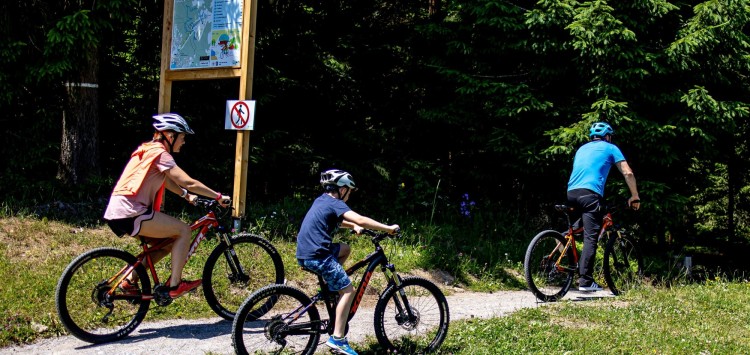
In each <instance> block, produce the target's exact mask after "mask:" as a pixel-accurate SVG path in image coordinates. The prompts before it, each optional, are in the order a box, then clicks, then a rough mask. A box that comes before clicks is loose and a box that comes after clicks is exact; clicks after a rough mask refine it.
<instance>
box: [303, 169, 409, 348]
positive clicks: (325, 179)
mask: <svg viewBox="0 0 750 355" xmlns="http://www.w3.org/2000/svg"><path fill="white" fill-rule="evenodd" d="M320 184H321V185H323V189H324V191H323V194H322V195H320V197H318V198H317V199H316V200H315V201H314V202H313V204H312V206H311V207H310V209H309V210H308V211H307V214H306V215H305V219H304V220H303V221H302V226H301V227H300V231H299V234H298V235H297V261H298V263H299V265H300V266H302V267H304V268H306V269H309V270H311V271H313V272H315V273H317V274H319V275H321V276H322V277H323V279H324V280H325V281H326V283H328V288H329V289H330V290H331V291H336V292H338V293H339V295H340V296H341V297H340V299H339V303H338V305H337V306H336V326H335V327H334V330H333V335H331V337H330V338H328V341H327V342H326V345H327V346H328V347H330V348H331V349H332V350H333V351H334V352H336V353H339V354H354V355H356V354H357V352H356V351H354V350H353V349H352V348H351V347H350V346H349V342H348V341H347V339H346V337H345V335H346V334H345V333H344V332H345V330H346V323H347V318H348V314H349V308H350V306H351V303H352V300H353V299H354V287H353V286H352V283H351V281H350V280H349V276H348V275H347V274H346V270H344V267H343V264H344V262H345V261H346V259H347V258H348V257H349V253H350V252H351V249H350V248H349V245H347V244H345V243H333V234H334V232H335V231H336V229H337V228H339V227H344V228H350V229H353V230H354V231H355V232H356V233H357V234H359V233H361V232H362V229H364V228H366V229H375V230H379V231H383V232H388V233H391V234H393V233H396V231H398V229H399V227H398V225H397V224H393V225H390V226H388V225H385V224H383V223H380V222H378V221H376V220H373V219H372V218H369V217H365V216H362V215H360V214H358V213H357V212H354V211H352V210H351V208H349V206H347V205H346V202H347V201H348V200H349V197H350V196H351V193H352V192H353V191H356V190H357V187H356V185H355V184H354V179H353V178H352V176H351V175H350V174H349V173H347V172H346V171H343V170H336V169H332V170H327V171H325V172H323V173H321V174H320Z"/></svg>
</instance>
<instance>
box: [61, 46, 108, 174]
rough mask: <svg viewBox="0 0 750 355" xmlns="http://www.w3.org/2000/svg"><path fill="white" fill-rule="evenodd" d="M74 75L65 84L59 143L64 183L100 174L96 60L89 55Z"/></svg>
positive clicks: (96, 58)
mask: <svg viewBox="0 0 750 355" xmlns="http://www.w3.org/2000/svg"><path fill="white" fill-rule="evenodd" d="M87 64H88V65H86V66H84V68H82V69H81V71H80V72H79V75H77V76H74V77H76V79H77V81H76V80H73V81H76V82H69V83H66V88H67V101H66V105H65V109H64V111H63V124H62V142H61V146H60V164H59V166H58V171H57V178H58V179H59V180H60V181H62V182H63V183H65V184H67V185H76V184H79V183H83V182H86V181H87V180H88V179H89V178H90V177H92V176H95V175H99V138H98V137H99V92H98V90H99V87H98V83H97V82H98V76H99V75H98V71H99V60H98V57H97V56H96V55H92V56H90V58H89V59H88V63H87Z"/></svg>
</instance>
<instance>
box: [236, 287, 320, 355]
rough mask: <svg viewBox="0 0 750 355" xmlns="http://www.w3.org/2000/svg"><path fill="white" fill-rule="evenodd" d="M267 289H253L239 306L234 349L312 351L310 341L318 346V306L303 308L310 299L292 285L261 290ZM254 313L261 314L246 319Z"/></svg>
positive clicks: (245, 350)
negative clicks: (311, 308) (312, 309)
mask: <svg viewBox="0 0 750 355" xmlns="http://www.w3.org/2000/svg"><path fill="white" fill-rule="evenodd" d="M281 287H285V286H281ZM266 289H267V288H263V289H262V290H259V292H256V293H254V294H253V296H251V297H249V298H248V299H247V301H246V302H245V303H243V304H242V306H241V307H240V309H239V310H238V312H237V317H236V318H235V321H234V324H233V327H232V328H233V330H232V341H233V343H234V345H235V350H236V351H237V352H238V353H240V354H244V353H249V354H253V353H263V354H269V353H270V354H280V353H284V354H298V353H306V350H310V349H311V351H314V346H313V344H315V346H317V341H318V339H319V334H318V333H316V332H314V331H313V330H314V329H315V330H317V329H318V327H319V324H320V322H319V317H318V313H317V310H314V311H313V312H310V311H309V310H308V309H306V307H307V306H309V305H310V304H311V301H309V299H307V297H306V296H304V295H303V294H302V293H301V291H297V290H294V289H292V288H291V287H285V288H283V289H278V288H276V289H273V290H271V291H269V292H265V293H261V291H263V290H266ZM289 290H292V291H289ZM300 295H302V297H300ZM308 302H310V303H308ZM269 304H271V305H272V306H269ZM313 308H314V306H313ZM253 313H256V314H258V313H260V314H263V316H261V317H258V318H257V319H255V320H249V319H254V318H255V317H252V316H251V317H248V315H250V314H253Z"/></svg>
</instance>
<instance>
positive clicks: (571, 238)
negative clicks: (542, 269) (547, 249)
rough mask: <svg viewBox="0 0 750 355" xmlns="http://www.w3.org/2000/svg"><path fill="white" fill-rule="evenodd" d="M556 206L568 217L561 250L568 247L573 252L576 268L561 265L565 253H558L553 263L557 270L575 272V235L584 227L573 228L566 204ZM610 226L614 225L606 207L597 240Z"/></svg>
mask: <svg viewBox="0 0 750 355" xmlns="http://www.w3.org/2000/svg"><path fill="white" fill-rule="evenodd" d="M556 208H557V210H558V211H560V212H563V213H565V216H566V217H567V219H568V233H567V234H566V235H565V239H566V240H567V242H566V243H565V246H564V247H563V248H564V249H563V250H568V249H570V250H571V251H572V252H573V260H574V261H575V264H576V269H574V270H571V269H570V268H566V267H563V266H561V265H562V264H563V263H562V258H563V257H564V256H565V253H560V256H559V257H558V258H557V261H556V262H555V265H556V266H557V269H558V270H561V271H574V272H575V271H577V267H578V248H576V239H575V235H576V234H583V232H584V229H583V226H581V227H578V228H575V229H573V223H571V221H570V214H569V212H570V211H571V209H570V207H567V206H566V207H565V208H562V206H560V207H557V206H556ZM612 226H614V221H613V220H612V212H611V211H610V210H609V209H608V210H607V212H606V213H605V214H604V217H603V218H602V226H601V228H600V229H599V234H598V236H597V240H601V239H602V237H603V236H604V233H605V232H606V231H607V230H608V229H609V228H610V227H612ZM618 233H619V232H618ZM552 254H554V250H553V251H552V252H551V253H550V257H551V256H552Z"/></svg>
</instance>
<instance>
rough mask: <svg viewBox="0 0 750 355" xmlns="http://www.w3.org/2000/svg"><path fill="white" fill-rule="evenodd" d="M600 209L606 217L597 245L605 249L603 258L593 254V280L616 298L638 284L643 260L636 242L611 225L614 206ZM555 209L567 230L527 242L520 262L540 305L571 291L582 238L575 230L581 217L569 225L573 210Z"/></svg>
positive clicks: (570, 208)
mask: <svg viewBox="0 0 750 355" xmlns="http://www.w3.org/2000/svg"><path fill="white" fill-rule="evenodd" d="M602 208H605V214H604V218H603V220H602V227H601V229H600V231H599V237H598V240H599V241H598V243H597V245H603V246H604V255H603V257H602V256H600V254H599V252H597V254H596V255H595V257H596V262H595V266H594V279H595V280H596V282H597V283H598V284H600V285H602V286H604V287H607V288H608V289H609V290H610V291H611V292H612V293H613V294H614V295H619V294H621V293H623V292H625V291H627V290H629V289H631V288H633V287H635V286H637V285H639V284H640V282H641V280H642V278H643V257H642V255H641V252H640V250H639V249H638V246H637V245H636V243H635V239H633V237H631V236H629V235H628V233H627V232H626V231H625V229H623V228H621V227H620V226H619V225H617V224H615V223H614V220H613V219H612V213H613V212H614V211H615V210H616V209H617V207H611V206H610V207H607V206H605V205H602ZM555 210H557V211H558V212H561V213H563V214H565V217H566V218H567V221H568V230H567V231H565V232H558V231H554V230H545V231H542V232H540V233H539V234H537V235H536V236H535V237H534V239H532V240H531V243H529V247H528V249H526V257H525V258H524V262H523V269H524V273H525V276H526V284H527V285H528V287H529V290H531V292H532V293H534V295H535V296H536V297H537V298H538V299H539V300H541V301H543V302H553V301H557V300H559V299H561V298H563V297H564V296H565V294H566V293H567V292H568V290H569V289H570V287H571V285H572V284H573V278H574V276H575V275H577V274H578V248H577V247H576V240H575V238H576V237H582V236H583V227H576V226H577V225H580V223H578V221H580V218H579V219H578V221H576V223H571V217H570V215H571V213H572V212H574V209H573V208H572V207H569V206H566V205H555ZM597 249H598V248H597ZM600 260H601V263H600ZM602 278H603V279H604V282H603V283H602V282H601V279H602Z"/></svg>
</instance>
